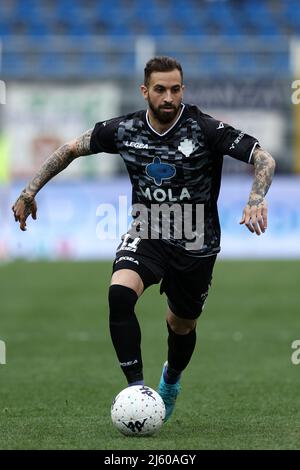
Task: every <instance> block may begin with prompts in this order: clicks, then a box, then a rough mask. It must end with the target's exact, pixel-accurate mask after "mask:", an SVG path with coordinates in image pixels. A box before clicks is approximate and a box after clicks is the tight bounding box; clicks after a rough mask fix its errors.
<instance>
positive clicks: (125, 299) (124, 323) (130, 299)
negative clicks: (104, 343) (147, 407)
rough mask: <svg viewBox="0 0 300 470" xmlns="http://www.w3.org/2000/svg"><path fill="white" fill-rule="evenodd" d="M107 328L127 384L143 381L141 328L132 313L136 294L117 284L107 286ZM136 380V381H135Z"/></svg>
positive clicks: (136, 297)
mask: <svg viewBox="0 0 300 470" xmlns="http://www.w3.org/2000/svg"><path fill="white" fill-rule="evenodd" d="M108 298H109V328H110V334H111V339H112V342H113V345H114V348H115V351H116V353H117V356H118V359H119V362H120V366H121V369H122V371H123V372H124V374H125V377H126V379H127V382H128V384H135V383H136V385H139V383H140V382H141V383H142V382H143V363H142V355H141V330H140V326H139V323H138V320H137V318H136V315H135V313H134V306H135V304H136V302H137V300H138V295H137V294H136V292H135V291H134V290H133V289H130V288H129V287H125V286H121V285H118V284H115V285H112V286H110V288H109V295H108ZM137 382H138V383H137Z"/></svg>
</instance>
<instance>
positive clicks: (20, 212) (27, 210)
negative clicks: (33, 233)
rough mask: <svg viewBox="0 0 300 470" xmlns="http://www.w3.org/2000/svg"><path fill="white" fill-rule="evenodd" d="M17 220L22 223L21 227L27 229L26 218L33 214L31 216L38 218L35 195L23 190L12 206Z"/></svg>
mask: <svg viewBox="0 0 300 470" xmlns="http://www.w3.org/2000/svg"><path fill="white" fill-rule="evenodd" d="M12 211H13V213H14V217H15V221H16V222H19V223H20V229H21V230H22V231H23V232H25V231H26V219H27V217H28V216H29V215H30V214H31V217H32V218H33V219H34V220H36V213H37V205H36V202H35V200H34V196H31V195H30V194H28V193H26V191H22V193H21V194H20V196H19V197H18V199H17V200H16V202H15V203H14V205H13V206H12Z"/></svg>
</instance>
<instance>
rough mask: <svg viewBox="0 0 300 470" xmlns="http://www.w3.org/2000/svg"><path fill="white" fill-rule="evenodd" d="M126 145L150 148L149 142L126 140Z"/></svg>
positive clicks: (136, 147)
mask: <svg viewBox="0 0 300 470" xmlns="http://www.w3.org/2000/svg"><path fill="white" fill-rule="evenodd" d="M124 145H125V147H133V148H135V149H148V148H149V145H148V144H143V143H142V142H129V140H125V142H124Z"/></svg>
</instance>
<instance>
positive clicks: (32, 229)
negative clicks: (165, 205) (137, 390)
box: [0, 0, 300, 449]
mask: <svg viewBox="0 0 300 470" xmlns="http://www.w3.org/2000/svg"><path fill="white" fill-rule="evenodd" d="M299 43H300V3H299V1H298V0H287V1H281V0H174V1H171V0H147V1H145V2H140V1H138V0H84V1H83V0H43V1H39V0H1V2H0V80H1V81H0V103H1V104H0V229H1V230H0V291H1V297H0V312H1V324H0V339H2V340H4V341H5V342H6V343H7V354H8V362H7V365H6V366H1V365H0V379H1V381H2V383H1V392H0V396H1V404H0V414H1V412H2V418H3V419H2V418H1V419H0V421H1V423H0V428H1V431H2V432H1V434H0V448H103V449H109V448H111V449H113V448H120V449H121V448H142V447H143V446H144V447H145V448H148V449H149V448H153V449H155V448H157V449H171V448H175V449H176V448H182V447H181V446H184V447H183V448H190V449H198V448H199V449H200V448H296V447H298V448H299V439H298V437H297V436H299V424H296V422H297V420H298V423H299V409H300V407H299V396H297V389H299V371H298V370H297V367H295V366H293V365H292V364H291V362H290V354H291V350H290V345H291V342H292V341H293V340H294V339H296V338H297V336H299V329H298V326H297V321H296V319H297V314H298V310H299V287H298V283H299V261H297V260H295V259H296V258H299V257H300V243H299V240H300V237H299V236H300V208H299V200H300V184H299V183H300V177H299V172H300V104H299V105H296V104H293V102H292V94H293V92H296V91H297V90H295V89H293V88H292V86H293V85H292V84H293V83H294V81H295V80H297V79H299V78H300V46H299ZM162 54H163V55H171V56H174V57H176V58H177V59H178V60H179V61H180V62H181V63H182V65H183V69H184V78H185V79H184V81H185V85H186V92H185V101H186V102H190V103H194V104H197V105H199V107H200V108H201V109H202V110H203V111H204V112H207V113H209V114H212V115H213V116H215V117H217V118H219V119H222V120H224V121H226V122H229V123H231V124H233V125H235V126H236V127H238V128H241V129H243V130H245V131H247V132H249V133H250V134H253V135H254V136H256V137H258V138H259V140H260V143H261V145H262V147H264V148H266V149H267V150H268V151H269V152H270V153H271V154H272V155H273V156H274V157H275V159H276V161H277V170H276V178H275V180H274V183H273V186H272V187H271V190H270V193H269V196H268V200H269V205H270V222H269V228H268V231H267V233H266V234H265V235H264V236H262V237H253V236H251V235H250V234H248V233H246V230H245V228H244V227H240V226H239V224H238V221H239V218H240V215H241V213H242V209H243V207H244V204H245V202H246V200H247V197H248V193H249V190H250V187H251V181H252V172H253V168H252V167H250V166H248V165H245V164H243V163H240V162H237V161H234V160H233V159H230V158H228V157H225V164H224V171H223V183H222V190H221V195H220V204H219V206H220V215H221V221H222V230H223V231H222V233H223V238H222V247H223V251H222V255H221V256H222V257H223V258H241V260H236V261H235V262H231V261H228V260H224V261H223V262H219V264H218V265H217V268H216V274H215V284H214V287H213V288H212V294H211V298H210V300H209V302H208V306H207V314H206V315H207V316H205V317H203V322H202V323H201V325H202V328H201V329H200V331H199V342H200V345H201V346H200V350H201V355H200V351H197V352H196V353H195V356H196V357H195V359H194V361H193V363H192V364H191V369H190V370H191V374H189V376H188V377H189V378H188V380H187V385H186V386H187V389H186V394H185V395H184V397H183V398H182V402H181V403H182V405H181V407H180V406H179V410H178V418H177V419H174V421H173V425H171V424H170V425H169V426H168V428H166V429H163V431H162V434H161V437H160V439H159V440H156V439H155V438H153V439H152V438H151V439H149V440H147V442H146V443H145V442H144V443H143V444H142V443H141V442H139V443H137V442H134V443H132V441H130V443H129V442H128V440H127V439H125V438H124V439H122V438H120V437H118V436H117V435H116V434H113V431H112V430H111V428H110V425H109V410H108V408H109V402H110V400H111V398H112V397H113V396H114V395H115V394H116V393H117V392H118V391H119V390H120V388H122V385H123V386H124V383H123V382H122V378H121V374H119V372H118V371H117V370H116V369H117V366H116V361H115V358H114V353H113V350H112V346H111V344H110V340H109V335H108V328H107V320H106V315H107V314H106V312H107V304H106V289H107V284H108V282H109V275H110V263H107V262H105V261H103V262H99V260H102V259H103V260H104V259H108V260H110V259H112V258H113V255H114V252H115V248H116V245H117V243H118V240H115V239H114V240H101V239H99V236H97V234H98V231H97V226H98V223H99V220H100V219H99V212H97V207H98V206H99V204H102V203H110V204H113V205H114V207H115V208H116V210H117V211H118V208H119V196H122V195H123V196H128V198H130V194H131V191H130V186H129V181H128V179H127V176H126V174H125V169H124V165H123V163H122V160H121V158H120V157H118V156H111V155H110V156H108V155H99V156H95V157H87V158H85V157H83V158H81V159H78V161H76V162H74V163H73V164H72V165H71V166H69V167H68V169H67V170H65V171H64V172H63V173H62V174H61V175H59V176H58V177H57V178H56V179H55V180H54V181H52V182H50V183H49V184H48V185H47V187H46V188H44V189H43V190H42V191H41V192H40V193H39V195H38V196H37V202H38V209H39V210H38V220H37V222H33V221H31V220H29V222H28V230H27V232H26V233H25V234H24V233H21V232H20V231H19V229H18V227H17V225H16V224H15V222H14V221H13V217H12V213H11V209H10V208H11V205H12V203H13V202H14V200H15V198H16V197H17V195H18V194H19V192H20V190H21V189H22V188H23V187H24V184H25V182H26V181H28V179H29V178H31V177H32V175H33V174H34V172H35V171H36V170H37V168H38V167H39V166H40V164H41V162H42V161H43V160H44V159H45V158H46V157H47V156H49V155H50V153H52V151H54V150H55V149H56V148H57V147H58V146H59V145H61V144H62V143H64V142H65V141H66V140H68V139H70V138H73V137H76V136H78V135H80V134H81V133H82V132H84V131H85V130H87V129H89V128H91V127H93V126H94V124H95V122H97V121H101V120H105V119H107V118H110V117H113V116H117V115H121V114H123V113H127V112H132V111H133V110H135V109H139V108H143V107H144V106H145V103H144V101H143V99H142V97H141V96H140V94H139V90H138V86H139V85H140V83H141V82H142V80H143V67H144V64H145V62H146V61H147V60H148V59H149V58H150V57H152V56H153V55H162ZM298 96H299V93H298ZM116 233H117V234H118V228H117V227H116ZM98 235H99V234H98ZM245 258H251V259H252V260H253V258H257V260H256V261H248V262H245V261H243V260H244V259H245ZM266 258H269V260H268V261H266V260H265V259H266ZM274 258H289V259H290V260H289V261H284V260H279V261H277V262H276V261H273V259H274ZM23 260H25V263H24V262H23ZM27 260H36V261H37V263H27V262H26V261H27ZM41 260H42V262H41ZM48 260H58V261H60V262H57V263H53V264H49V263H48V264H47V262H46V261H48ZM66 260H67V261H68V262H66ZM75 260H81V262H80V263H75V262H74V261H75ZM84 260H89V262H83V261H84ZM94 260H97V263H95V262H94ZM10 261H15V262H13V263H7V262H10ZM44 261H45V262H44ZM154 289H155V288H153V290H154ZM164 308H165V304H164V301H163V300H162V299H161V298H160V297H159V296H158V292H156V295H154V293H152V291H150V292H149V293H146V294H145V300H144V299H143V303H142V307H141V310H143V313H144V315H143V317H141V321H142V325H143V328H144V348H145V349H144V350H145V363H146V364H147V370H148V372H147V374H148V375H147V377H146V378H147V381H148V383H149V385H152V386H155V383H156V381H157V380H158V378H159V374H160V367H161V364H162V362H163V360H164V357H165V342H164V341H165V331H164V326H161V325H162V322H161V320H162V315H164V314H163V313H162V312H163V311H164ZM153 309H154V311H153ZM100 312H101V319H100V321H99V316H100ZM283 318H284V322H283ZM99 322H101V325H99ZM158 325H160V326H158ZM158 331H160V333H158ZM153 342H155V344H156V347H155V351H153V347H152V345H153ZM54 351H55V354H54V356H55V357H54V356H53V352H54ZM198 354H199V357H198ZM91 356H92V357H91ZM58 358H60V359H58ZM103 369H105V370H106V374H105V377H104V376H103ZM199 377H201V390H200V393H199V392H198V390H199ZM212 388H213V390H214V393H212ZM99 390H101V393H100V396H99ZM189 394H190V395H189ZM191 395H192V396H193V397H194V400H193V401H190V400H188V396H191ZM297 416H298V418H297ZM179 425H180V429H181V431H182V432H181V436H183V438H182V439H183V440H182V439H180V440H179V438H178V432H176V429H177V430H178V426H179ZM183 441H184V442H183Z"/></svg>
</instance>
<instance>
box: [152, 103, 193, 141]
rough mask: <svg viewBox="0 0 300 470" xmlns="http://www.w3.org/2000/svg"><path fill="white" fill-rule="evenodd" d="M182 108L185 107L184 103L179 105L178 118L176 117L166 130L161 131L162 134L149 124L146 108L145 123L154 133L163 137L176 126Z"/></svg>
mask: <svg viewBox="0 0 300 470" xmlns="http://www.w3.org/2000/svg"><path fill="white" fill-rule="evenodd" d="M184 108H185V104H184V103H182V107H181V111H180V114H179V116H178V118H177V119H176V121H175V122H174V124H172V126H171V127H170V128H169V129H168V130H166V131H165V132H163V133H162V134H160V133H159V132H157V131H156V130H155V129H154V128H153V127H152V126H151V124H150V121H149V114H148V109H147V111H146V123H147V125H148V126H149V127H150V129H151V131H152V132H154V134H156V135H158V136H159V137H164V136H165V135H167V134H168V133H169V132H170V131H171V130H172V129H174V127H175V126H176V124H177V123H178V121H179V119H180V118H181V116H182V113H183V111H184Z"/></svg>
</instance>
